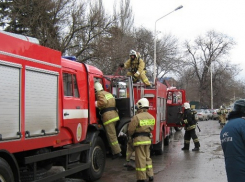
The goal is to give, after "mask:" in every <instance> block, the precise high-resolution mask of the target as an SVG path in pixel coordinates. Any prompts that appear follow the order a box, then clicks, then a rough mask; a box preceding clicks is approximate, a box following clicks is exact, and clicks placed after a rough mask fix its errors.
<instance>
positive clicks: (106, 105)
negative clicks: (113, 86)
mask: <svg viewBox="0 0 245 182" xmlns="http://www.w3.org/2000/svg"><path fill="white" fill-rule="evenodd" d="M94 88H95V94H96V101H95V106H96V107H98V108H99V110H100V114H101V119H102V122H103V125H104V127H105V130H106V134H107V138H108V141H109V145H110V147H111V150H112V154H113V156H112V159H116V158H118V157H121V156H122V154H121V148H120V146H119V143H118V140H117V135H116V129H115V126H116V123H117V121H119V116H118V113H117V109H116V101H115V98H114V97H113V95H112V94H111V93H109V92H106V91H104V90H103V87H102V85H101V84H100V83H99V82H95V84H94Z"/></svg>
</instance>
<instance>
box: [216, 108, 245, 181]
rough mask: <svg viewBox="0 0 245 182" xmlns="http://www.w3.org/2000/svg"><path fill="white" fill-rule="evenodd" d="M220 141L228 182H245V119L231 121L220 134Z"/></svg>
mask: <svg viewBox="0 0 245 182" xmlns="http://www.w3.org/2000/svg"><path fill="white" fill-rule="evenodd" d="M232 114H233V113H232ZM234 115H235V114H234ZM220 140H221V145H222V149H223V152H224V156H225V167H226V173H227V179H228V182H241V181H245V170H244V169H245V152H244V151H245V119H244V118H241V117H239V118H232V119H229V122H228V123H227V124H226V125H225V126H224V128H223V129H222V131H221V133H220Z"/></svg>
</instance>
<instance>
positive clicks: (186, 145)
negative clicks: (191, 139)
mask: <svg viewBox="0 0 245 182" xmlns="http://www.w3.org/2000/svg"><path fill="white" fill-rule="evenodd" d="M189 148H190V144H188V143H184V147H183V148H182V149H181V150H189Z"/></svg>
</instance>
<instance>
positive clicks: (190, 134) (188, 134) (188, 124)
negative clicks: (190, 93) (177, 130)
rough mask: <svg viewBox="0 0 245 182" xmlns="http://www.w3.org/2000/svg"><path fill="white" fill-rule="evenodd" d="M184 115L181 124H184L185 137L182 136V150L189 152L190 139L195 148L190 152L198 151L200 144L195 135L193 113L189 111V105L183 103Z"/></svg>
mask: <svg viewBox="0 0 245 182" xmlns="http://www.w3.org/2000/svg"><path fill="white" fill-rule="evenodd" d="M184 108H185V111H184V114H183V122H184V123H185V135H184V147H183V148H182V150H189V148H190V140H191V138H192V140H193V142H194V145H195V148H194V149H192V151H199V147H200V143H199V140H198V137H197V135H196V131H195V129H196V120H195V113H194V112H192V111H191V109H190V104H189V103H188V102H185V103H184Z"/></svg>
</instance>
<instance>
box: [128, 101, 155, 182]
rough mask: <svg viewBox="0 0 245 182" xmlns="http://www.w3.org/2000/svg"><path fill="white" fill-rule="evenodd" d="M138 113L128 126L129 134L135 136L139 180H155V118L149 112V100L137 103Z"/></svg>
mask: <svg viewBox="0 0 245 182" xmlns="http://www.w3.org/2000/svg"><path fill="white" fill-rule="evenodd" d="M136 108H137V113H136V115H135V116H134V117H133V118H132V119H131V122H130V123H129V126H128V135H129V137H131V138H133V146H134V150H135V169H136V178H137V182H145V181H146V178H147V177H148V178H149V181H153V167H152V160H151V158H150V145H151V139H152V135H151V131H152V130H153V128H154V125H155V118H154V117H153V116H152V115H151V114H149V113H148V109H149V101H148V100H147V99H146V98H142V99H140V100H138V102H137V103H136Z"/></svg>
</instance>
